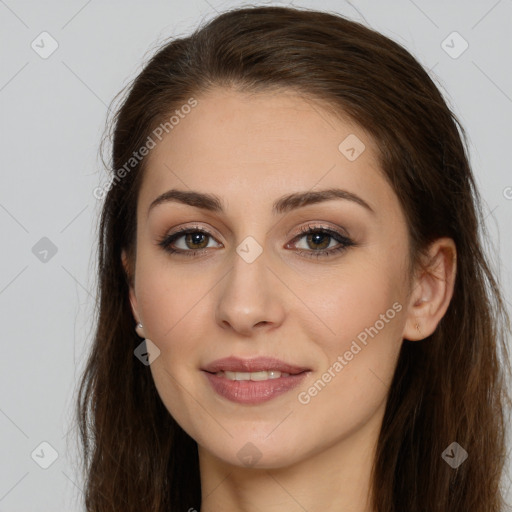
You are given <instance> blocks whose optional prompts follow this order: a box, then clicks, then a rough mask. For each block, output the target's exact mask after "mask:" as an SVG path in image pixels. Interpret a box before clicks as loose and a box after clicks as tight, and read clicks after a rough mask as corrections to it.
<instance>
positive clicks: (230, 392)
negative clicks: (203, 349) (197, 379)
mask: <svg viewBox="0 0 512 512" xmlns="http://www.w3.org/2000/svg"><path fill="white" fill-rule="evenodd" d="M201 370H202V371H203V374H204V375H205V377H206V381H207V382H208V383H209V384H210V386H211V388H212V389H213V390H214V391H215V392H216V393H217V394H218V395H219V396H221V397H223V398H225V399H227V400H229V401H231V402H236V403H239V404H245V405H257V404H261V403H263V402H267V401H269V400H272V399H274V398H277V397H278V396H280V395H283V394H285V393H286V392H289V391H291V390H292V389H294V388H296V387H297V386H299V384H300V383H301V382H303V381H304V379H305V378H306V377H307V376H308V374H309V373H310V371H311V370H310V369H309V368H306V367H302V366H296V365H293V364H290V363H285V362H284V361H281V360H280V359H276V358H273V357H256V358H253V359H240V358H237V357H226V358H224V359H217V360H216V361H213V362H212V363H210V364H208V365H206V366H205V367H204V368H202V369H201Z"/></svg>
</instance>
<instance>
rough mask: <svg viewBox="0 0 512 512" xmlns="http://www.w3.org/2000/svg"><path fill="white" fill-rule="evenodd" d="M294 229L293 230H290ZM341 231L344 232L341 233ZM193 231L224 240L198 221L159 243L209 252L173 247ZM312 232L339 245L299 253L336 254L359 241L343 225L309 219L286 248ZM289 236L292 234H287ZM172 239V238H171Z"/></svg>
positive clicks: (174, 251) (180, 252) (167, 248)
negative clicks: (334, 225)
mask: <svg viewBox="0 0 512 512" xmlns="http://www.w3.org/2000/svg"><path fill="white" fill-rule="evenodd" d="M290 231H292V230H290ZM340 231H342V232H344V233H341V232H340ZM191 232H196V233H197V232H200V233H203V234H205V235H207V236H209V237H210V238H212V239H214V240H215V241H216V243H220V244H221V246H222V245H223V244H222V242H218V241H217V236H216V235H215V234H213V233H212V232H211V231H210V229H208V228H205V227H203V226H199V225H198V224H197V223H195V224H193V225H184V226H180V227H179V228H178V229H176V230H174V231H171V232H170V233H168V234H165V235H164V236H163V237H161V238H159V239H158V240H157V245H159V246H161V247H162V249H163V250H164V251H167V252H168V253H170V254H177V255H182V256H195V255H196V254H203V253H205V252H209V251H208V250H207V249H208V248H207V247H204V248H202V249H189V250H184V249H172V244H173V243H175V241H176V240H179V239H180V238H181V237H182V236H185V235H187V234H189V233H191ZM311 232H313V233H314V232H322V233H324V234H326V235H327V236H329V237H330V238H331V239H333V240H334V241H335V242H337V244H338V245H337V246H335V247H331V248H330V249H322V250H318V251H315V250H304V249H300V248H296V249H295V251H296V252H297V253H299V254H301V255H302V254H307V257H322V256H324V257H326V258H328V257H329V256H334V254H336V253H338V252H343V251H345V250H346V249H348V248H349V247H351V246H356V245H357V243H356V242H354V240H352V238H351V237H350V235H349V234H348V233H347V231H346V230H345V229H343V228H342V227H341V226H337V227H336V228H334V227H330V226H328V225H325V223H323V222H322V221H316V223H315V221H309V222H308V224H307V225H303V226H301V227H300V228H299V229H298V233H296V234H295V236H293V238H292V239H291V240H290V241H289V242H287V244H286V245H285V248H289V247H290V245H293V247H294V248H295V243H296V240H300V239H301V238H303V237H305V236H306V235H308V234H310V233H311ZM288 233H289V232H288ZM286 236H287V238H289V236H290V235H286ZM171 239H172V240H171Z"/></svg>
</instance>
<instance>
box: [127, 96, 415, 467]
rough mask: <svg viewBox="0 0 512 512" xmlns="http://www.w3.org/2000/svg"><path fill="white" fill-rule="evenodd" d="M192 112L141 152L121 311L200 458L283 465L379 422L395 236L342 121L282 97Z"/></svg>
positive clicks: (370, 157) (396, 333)
mask: <svg viewBox="0 0 512 512" xmlns="http://www.w3.org/2000/svg"><path fill="white" fill-rule="evenodd" d="M197 101H198V103H197V106H196V107H195V108H194V109H192V110H191V112H190V113H188V114H187V115H186V116H183V118H181V119H180V121H179V124H177V125H175V126H174V128H173V129H172V130H171V131H170V132H169V133H168V134H166V135H165V137H164V138H163V139H162V141H161V142H159V143H158V144H157V145H156V147H155V148H154V149H152V150H151V152H150V154H149V156H148V166H147V169H146V174H145V176H144V180H143V184H142V187H141V190H140V195H139V201H138V209H137V249H136V265H135V281H134V287H133V288H132V289H131V291H130V300H131V304H132V309H133V312H134V316H135V318H136V320H137V321H140V322H142V323H143V326H144V327H143V336H144V337H145V338H147V339H149V340H151V341H152V342H153V343H154V345H155V346H156V347H158V350H159V355H158V357H156V359H155V360H154V361H153V362H152V363H151V366H150V368H151V372H152V376H153V378H154V382H155V385H156V388H157V390H158V393H159V395H160V397H161V399H162V401H163V403H164V404H165V406H166V407H167V409H168V411H169V412H170V414H171V415H172V416H173V417H174V418H175V419H176V421H177V422H178V423H179V424H180V425H181V426H182V427H183V429H184V430H185V431H186V432H187V433H188V434H189V435H190V436H191V437H192V438H194V439H195V440H196V441H197V442H198V444H199V446H200V450H201V451H202V452H203V453H204V452H206V453H208V454H209V455H210V456H213V457H216V458H217V459H219V460H221V461H224V462H225V463H228V464H234V465H238V466H242V465H247V464H248V461H252V462H250V463H251V464H253V465H256V466H258V467H267V468H272V467H274V468H276V467H282V466H286V465H289V464H293V463H296V462H299V461H301V460H304V459H306V458H307V457H310V456H312V455H314V454H316V453H319V452H321V451H322V450H326V449H329V448H333V447H335V446H341V445H342V444H343V443H344V442H345V441H347V440H348V439H350V438H351V437H353V436H357V435H362V433H363V432H366V431H369V430H371V429H372V428H373V429H375V428H377V427H376V426H377V425H379V422H380V421H381V419H382V414H383V411H384V406H385V400H386V397H387V392H388V386H389V384H390V382H391V379H392V376H393V372H394V369H395V365H396V361H397V357H398V352H399V349H400V347H401V343H402V339H403V331H404V325H405V321H406V319H405V309H406V308H405V301H406V300H407V294H408V290H409V287H408V279H407V270H406V269H407V265H408V259H407V258H408V237H407V226H406V222H405V219H404V216H403V214H402V211H401V209H400V206H399V203H398V200H397V198H396V196H395V194H394V192H393V191H392V189H391V187H390V186H389V184H388V183H387V181H386V180H385V178H384V176H383V174H382V171H381V170H380V168H379V163H378V160H377V151H378V148H377V147H376V146H375V143H374V142H373V141H372V139H371V138H370V137H369V135H368V134H367V133H366V132H365V131H364V130H363V129H362V128H361V127H359V126H358V125H357V124H354V123H353V122H351V121H350V120H349V119H348V118H343V117H334V115H333V114H330V113H328V112H327V111H326V110H324V109H322V107H321V106H320V105H319V104H316V103H313V102H312V101H310V100H306V99H304V98H303V97H301V96H299V95H296V94H294V93H292V92H285V91H283V92H278V93H270V92H267V93H258V94H255V95H249V94H247V93H240V92H235V91H231V90H225V89H216V90H212V91H210V92H209V93H208V94H207V95H204V96H201V97H198V98H197ZM363 144H364V146H363ZM172 190H174V191H181V192H182V194H181V195H179V194H176V192H174V193H173V194H168V196H167V200H165V196H164V197H160V196H161V195H162V194H164V193H166V192H168V191H172ZM327 190H333V191H337V192H332V193H331V194H324V195H321V194H318V193H319V192H323V191H327ZM191 192H196V193H197V194H208V197H207V198H206V199H208V198H209V199H210V201H207V200H206V199H205V198H204V197H201V196H198V195H196V196H194V197H190V196H187V194H190V193H191ZM308 193H309V194H310V195H309V197H308V196H307V195H306V196H305V197H304V198H303V200H302V201H300V200H295V199H296V198H297V197H298V196H300V195H302V194H308ZM312 193H313V195H311V194H312ZM213 196H215V198H216V199H217V200H218V202H217V203H215V202H213V201H211V199H212V197H213ZM289 196H292V197H291V198H290V197H289ZM159 197H160V199H159V200H158V201H157V202H156V203H155V204H153V206H152V207H150V206H151V205H152V203H154V201H155V200H156V199H157V198H159ZM187 197H188V199H187ZM283 198H288V199H286V200H284V199H283ZM180 230H185V231H180ZM171 251H173V252H171ZM403 306H404V307H403ZM225 358H235V359H232V360H231V361H228V362H225V361H224V362H222V361H221V362H219V363H218V364H215V362H216V361H219V360H222V359H225ZM275 360H277V361H275ZM251 370H252V371H251ZM279 372H281V373H279ZM287 373H289V374H290V375H289V376H287V375H286V374H287ZM233 379H242V380H241V381H240V380H233ZM247 379H249V380H247Z"/></svg>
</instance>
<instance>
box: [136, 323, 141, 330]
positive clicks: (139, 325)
mask: <svg viewBox="0 0 512 512" xmlns="http://www.w3.org/2000/svg"><path fill="white" fill-rule="evenodd" d="M137 329H142V324H141V323H140V322H139V323H138V324H137V325H136V327H135V330H137Z"/></svg>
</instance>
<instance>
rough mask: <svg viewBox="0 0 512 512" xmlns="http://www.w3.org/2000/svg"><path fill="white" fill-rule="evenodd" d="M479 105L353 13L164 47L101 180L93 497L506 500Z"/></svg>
mask: <svg viewBox="0 0 512 512" xmlns="http://www.w3.org/2000/svg"><path fill="white" fill-rule="evenodd" d="M458 128H459V129H460V130H461V133H462V135H463V136H464V137H465V135H464V131H463V129H462V127H460V125H458V121H457V119H456V118H455V116H454V115H453V114H452V113H451V111H450V110H449V108H448V107H447V105H446V104H445V102H444V100H443V98H442V96H441V94H440V93H439V91H438V90H437V88H436V87H435V85H434V84H433V82H432V81H431V79H430V78H429V77H428V75H427V73H426V72H425V71H424V70H423V69H422V67H421V66H420V65H419V64H418V62H417V61H416V60H415V59H414V58H413V57H412V56H411V55H410V54H409V53H408V52H407V51H406V50H404V49H403V48H402V47H400V46H399V45H398V44H396V43H394V42H393V41H391V40H389V39H387V38H386V37H384V36H382V35H380V34H378V33H376V32H374V31H372V30H370V29H368V28H366V27H364V26H362V25H360V24H358V23H355V22H352V21H349V20H347V19H344V18H342V17H340V16H337V15H334V14H328V13H322V12H316V11H308V10H300V9H292V8H285V7H260V8H243V9H238V10H233V11H230V12H226V13H223V14H221V15H219V16H218V17H217V18H216V19H214V20H213V21H211V22H209V23H208V24H206V25H205V26H204V27H202V28H200V29H198V30H197V31H196V32H195V33H194V34H193V35H191V36H190V37H186V38H182V39H175V40H173V41H170V42H169V43H167V44H165V45H164V46H163V47H162V48H161V49H160V50H159V51H158V52H157V53H156V55H155V56H154V57H153V58H152V59H151V60H150V62H149V63H148V64H147V65H146V66H145V68H144V69H143V71H142V72H141V73H140V74H139V76H137V77H136V79H135V81H134V82H133V84H132V85H131V87H130V90H129V93H128V95H127V97H126V98H125V99H124V101H123V103H122V105H121V106H120V108H119V110H118V112H117V114H116V117H115V126H114V132H113V154H112V168H113V169H114V171H113V179H112V182H111V183H110V185H109V187H108V189H105V190H99V189H98V194H97V195H98V196H103V195H104V196H105V202H104V206H103V211H102V216H101V225H100V239H99V278H100V279H99V291H100V300H99V318H98V325H97V331H96V337H95V340H94V345H93V347H92V351H91V355H90V359H89V361H88V364H87V367H86V370H85V373H84V375H83V379H82V382H81V388H80V394H79V401H78V415H79V421H80V428H81V440H82V442H83V449H84V470H85V476H86V488H85V490H86V492H85V501H86V506H87V510H88V511H91V512H92V511H95V512H96V511H98V512H99V511H102V512H103V511H107V510H123V511H130V510H134V511H135V510H137V511H141V510H148V511H149V510H151V511H164V510H165V511H167V510H173V511H174V510H189V511H192V510H201V511H202V512H206V511H209V510H212V511H220V510H222V511H232V510H233V511H234V510H237V511H242V510H243V511H255V510H261V509H263V508H265V509H266V510H271V511H274V510H276V511H277V510H279V511H281V510H285V511H291V510H308V511H310V512H312V511H316V510H322V511H327V510H346V511H354V512H355V511H378V512H391V511H407V512H413V511H428V512H434V511H443V512H445V511H446V512H447V511H450V512H453V511H468V510H471V511H473V512H475V511H482V512H483V511H489V512H490V511H495V512H498V511H500V510H502V509H503V505H504V503H503V497H502V491H501V489H500V478H501V476H502V470H503V467H504V461H505V452H506V450H505V438H504V427H505V421H504V418H505V408H506V406H508V405H509V395H508V394H507V388H506V375H507V370H508V369H509V359H508V353H507V350H506V344H505V341H506V336H507V333H508V332H509V330H508V329H509V322H508V318H507V315H506V312H505V309H504V307H503V302H502V298H501V295H500V291H499V288H498V286H497V284H496V280H495V278H494V276H493V274H492V272H491V270H490V268H489V266H488V263H487V261H486V257H485V255H484V253H483V251H482V246H481V242H480V237H479V233H480V230H481V228H483V222H482V216H481V210H480V203H479V196H478V192H477V190H476V189H475V183H474V178H473V176H472V173H471V170H470V166H469V163H468V158H467V152H466V149H465V145H464V144H463V142H462V140H461V136H460V135H459V132H458Z"/></svg>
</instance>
